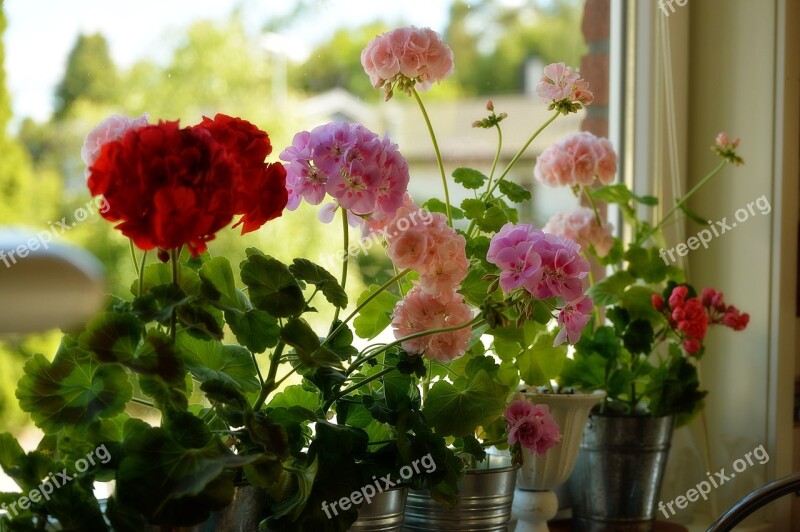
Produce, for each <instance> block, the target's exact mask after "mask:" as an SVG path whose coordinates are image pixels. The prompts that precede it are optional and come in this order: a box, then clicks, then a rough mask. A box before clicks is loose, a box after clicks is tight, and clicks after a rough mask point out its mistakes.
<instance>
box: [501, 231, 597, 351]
mask: <svg viewBox="0 0 800 532" xmlns="http://www.w3.org/2000/svg"><path fill="white" fill-rule="evenodd" d="M580 249H581V247H580V245H579V244H576V243H575V242H573V241H572V240H569V239H567V238H563V237H561V236H559V235H554V234H550V233H544V232H542V231H540V230H539V229H535V228H534V227H533V226H531V225H529V224H512V223H507V224H506V225H504V226H503V227H502V228H501V229H500V231H498V233H497V234H496V235H495V236H494V237H493V238H492V240H491V242H490V244H489V252H488V253H487V255H486V260H488V261H489V262H491V263H492V264H495V265H497V266H498V267H499V268H500V270H501V273H500V278H499V283H500V288H502V289H503V291H504V292H507V293H508V292H512V291H514V290H516V289H518V288H524V289H525V290H527V291H528V292H529V293H530V294H531V295H532V296H533V297H535V298H537V299H550V298H561V299H562V300H563V302H564V305H563V307H562V309H561V311H560V313H559V316H558V323H559V325H560V326H562V330H561V331H560V332H559V334H558V336H557V337H556V342H555V343H556V345H558V344H560V343H562V342H563V341H564V340H565V339H567V338H569V341H570V343H573V344H574V343H575V342H577V341H578V340H579V339H580V334H581V330H583V327H584V326H585V325H586V323H587V322H588V320H589V314H590V312H591V307H592V301H591V299H590V298H589V297H587V296H586V295H584V290H583V279H584V278H585V277H586V275H587V274H588V273H589V263H588V262H587V261H586V259H584V258H583V257H582V256H581V254H580Z"/></svg>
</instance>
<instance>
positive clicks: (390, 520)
mask: <svg viewBox="0 0 800 532" xmlns="http://www.w3.org/2000/svg"><path fill="white" fill-rule="evenodd" d="M407 496H408V489H407V488H401V489H393V490H387V491H384V492H381V493H379V494H378V495H377V496H376V497H375V498H373V499H372V502H371V503H370V504H365V505H363V506H362V507H361V509H360V510H359V511H358V520H356V522H355V523H353V526H351V527H350V530H351V532H396V531H400V530H402V526H403V516H404V514H405V510H406V498H407Z"/></svg>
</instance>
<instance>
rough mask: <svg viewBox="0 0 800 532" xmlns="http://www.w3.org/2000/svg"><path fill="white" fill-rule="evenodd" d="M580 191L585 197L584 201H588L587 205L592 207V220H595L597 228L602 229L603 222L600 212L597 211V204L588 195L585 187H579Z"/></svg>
mask: <svg viewBox="0 0 800 532" xmlns="http://www.w3.org/2000/svg"><path fill="white" fill-rule="evenodd" d="M581 190H582V191H583V194H584V195H585V196H586V199H587V200H589V205H591V206H592V210H593V211H594V218H595V220H597V226H598V227H601V228H602V227H603V220H602V218H600V211H598V210H597V204H596V203H595V202H594V198H593V197H592V195H591V194H590V193H589V189H587V188H586V187H585V186H583V185H581Z"/></svg>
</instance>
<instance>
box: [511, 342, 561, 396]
mask: <svg viewBox="0 0 800 532" xmlns="http://www.w3.org/2000/svg"><path fill="white" fill-rule="evenodd" d="M556 334H557V332H556V331H551V332H542V333H539V335H538V336H537V337H536V340H535V341H534V342H533V344H531V345H530V346H528V347H527V348H526V349H525V350H524V351H523V352H522V354H520V356H519V357H518V358H517V367H519V375H520V378H521V379H522V380H523V381H524V382H525V383H526V384H528V385H529V386H545V385H549V384H550V379H555V378H556V377H558V375H559V374H560V373H561V369H562V368H563V367H564V361H566V360H567V347H566V345H565V344H561V345H559V346H555V347H554V346H553V342H554V341H555V337H556Z"/></svg>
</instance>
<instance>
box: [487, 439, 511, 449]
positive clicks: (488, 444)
mask: <svg viewBox="0 0 800 532" xmlns="http://www.w3.org/2000/svg"><path fill="white" fill-rule="evenodd" d="M501 443H508V439H507V438H497V439H496V440H491V441H485V442H483V443H481V447H491V446H492V445H499V444H501Z"/></svg>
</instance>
